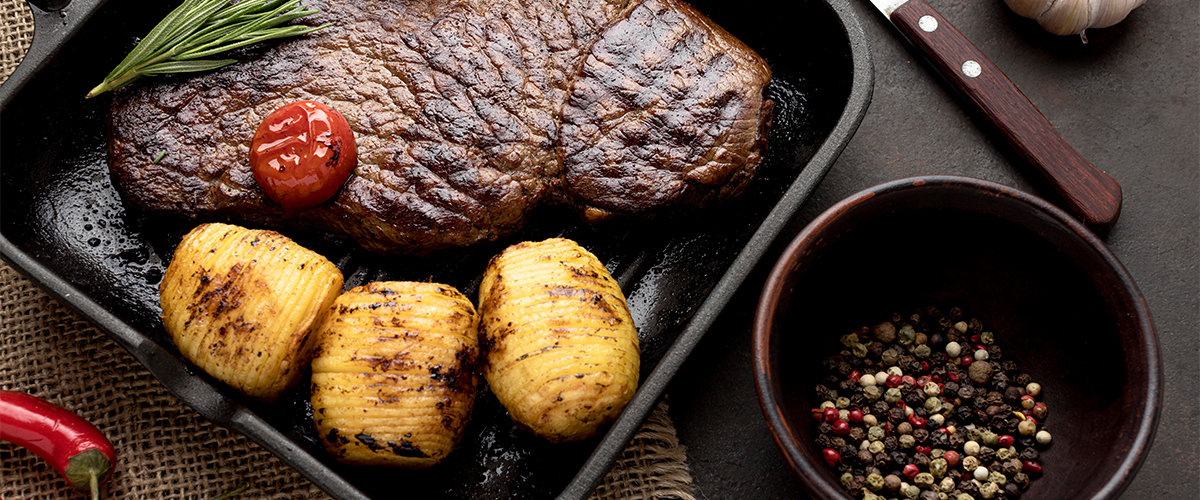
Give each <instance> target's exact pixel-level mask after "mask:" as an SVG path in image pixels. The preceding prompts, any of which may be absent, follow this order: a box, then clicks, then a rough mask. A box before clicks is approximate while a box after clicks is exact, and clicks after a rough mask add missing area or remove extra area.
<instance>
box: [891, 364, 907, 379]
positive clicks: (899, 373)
mask: <svg viewBox="0 0 1200 500" xmlns="http://www.w3.org/2000/svg"><path fill="white" fill-rule="evenodd" d="M887 374H888V375H895V376H897V377H903V376H904V370H901V369H900V367H899V366H892V367H890V368H888V369H887Z"/></svg>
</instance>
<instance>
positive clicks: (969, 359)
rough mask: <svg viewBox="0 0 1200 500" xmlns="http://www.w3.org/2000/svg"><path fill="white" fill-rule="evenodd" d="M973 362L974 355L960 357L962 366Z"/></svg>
mask: <svg viewBox="0 0 1200 500" xmlns="http://www.w3.org/2000/svg"><path fill="white" fill-rule="evenodd" d="M974 362H975V358H974V357H971V356H963V357H962V365H963V366H971V363H974Z"/></svg>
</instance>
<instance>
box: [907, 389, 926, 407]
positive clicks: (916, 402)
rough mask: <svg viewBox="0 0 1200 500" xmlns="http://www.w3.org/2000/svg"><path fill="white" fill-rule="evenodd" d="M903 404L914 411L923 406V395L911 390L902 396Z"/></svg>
mask: <svg viewBox="0 0 1200 500" xmlns="http://www.w3.org/2000/svg"><path fill="white" fill-rule="evenodd" d="M904 403H905V404H907V405H908V406H911V407H913V408H914V409H915V408H919V407H921V406H922V405H924V404H925V393H924V392H921V391H918V390H911V391H909V392H908V393H907V394H905V395H904Z"/></svg>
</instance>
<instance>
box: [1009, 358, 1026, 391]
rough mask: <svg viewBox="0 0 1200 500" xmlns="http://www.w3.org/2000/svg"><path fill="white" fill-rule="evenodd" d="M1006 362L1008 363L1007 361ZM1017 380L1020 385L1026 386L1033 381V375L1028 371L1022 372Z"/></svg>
mask: <svg viewBox="0 0 1200 500" xmlns="http://www.w3.org/2000/svg"><path fill="white" fill-rule="evenodd" d="M1006 363H1007V361H1006ZM1013 364H1014V365H1015V364H1016V363H1013ZM1016 382H1017V385H1019V386H1021V387H1025V386H1027V385H1029V383H1030V382H1033V377H1032V376H1030V375H1029V374H1028V373H1022V374H1020V375H1017V378H1016Z"/></svg>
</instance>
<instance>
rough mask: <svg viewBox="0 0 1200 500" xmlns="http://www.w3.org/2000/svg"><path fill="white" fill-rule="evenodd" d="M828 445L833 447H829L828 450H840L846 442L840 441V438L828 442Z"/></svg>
mask: <svg viewBox="0 0 1200 500" xmlns="http://www.w3.org/2000/svg"><path fill="white" fill-rule="evenodd" d="M829 444H831V445H833V446H830V448H841V447H843V446H846V440H845V439H842V438H840V437H835V438H833V439H832V440H830V441H829Z"/></svg>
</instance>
